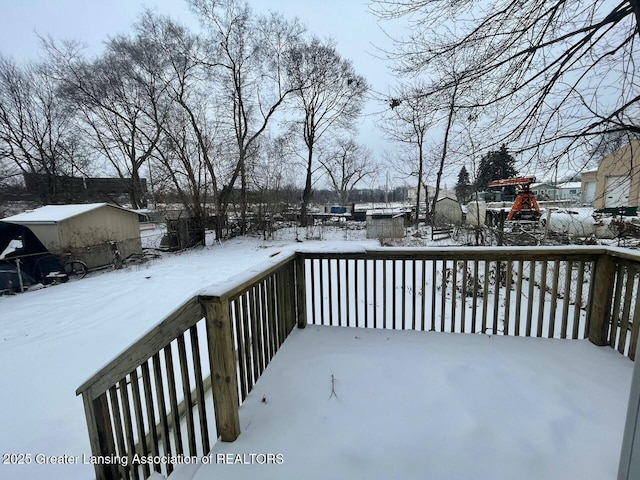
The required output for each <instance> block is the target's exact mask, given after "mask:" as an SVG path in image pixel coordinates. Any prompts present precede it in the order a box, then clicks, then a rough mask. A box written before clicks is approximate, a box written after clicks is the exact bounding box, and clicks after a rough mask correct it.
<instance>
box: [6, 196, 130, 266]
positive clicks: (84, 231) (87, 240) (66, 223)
mask: <svg viewBox="0 0 640 480" xmlns="http://www.w3.org/2000/svg"><path fill="white" fill-rule="evenodd" d="M3 220H4V221H6V222H10V223H15V224H19V225H25V226H28V227H29V228H30V229H31V231H32V232H33V233H35V234H36V236H37V237H38V238H39V239H40V241H41V242H42V243H43V244H44V245H45V246H46V247H47V249H48V250H49V251H50V252H52V253H55V254H59V255H63V254H65V253H70V254H71V255H72V256H73V257H74V258H77V259H79V260H82V261H84V262H85V263H86V264H87V266H88V267H89V268H95V267H100V266H104V265H109V264H111V263H112V262H113V250H114V246H113V245H112V242H115V247H116V248H117V249H118V251H119V252H120V256H121V257H122V258H126V257H128V256H129V255H131V254H134V253H141V252H142V244H141V240H140V223H139V220H138V214H137V213H135V212H132V211H130V210H126V209H124V208H120V207H117V206H115V205H110V204H107V203H90V204H75V205H47V206H44V207H41V208H37V209H35V210H31V211H28V212H25V213H21V214H18V215H14V216H12V217H7V218H5V219H3Z"/></svg>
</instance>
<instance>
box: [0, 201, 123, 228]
mask: <svg viewBox="0 0 640 480" xmlns="http://www.w3.org/2000/svg"><path fill="white" fill-rule="evenodd" d="M105 206H108V207H113V208H117V209H119V210H123V211H125V212H129V211H130V210H126V209H124V208H121V207H117V206H115V205H110V204H108V203H84V204H70V205H45V206H44V207H40V208H36V209H35V210H30V211H27V212H24V213H19V214H18V215H13V216H11V217H7V218H4V219H3V221H5V222H10V223H19V224H36V223H40V224H46V223H57V222H62V221H64V220H67V219H69V218H72V217H77V216H78V215H82V214H83V213H87V212H90V211H92V210H96V209H98V208H101V207H105Z"/></svg>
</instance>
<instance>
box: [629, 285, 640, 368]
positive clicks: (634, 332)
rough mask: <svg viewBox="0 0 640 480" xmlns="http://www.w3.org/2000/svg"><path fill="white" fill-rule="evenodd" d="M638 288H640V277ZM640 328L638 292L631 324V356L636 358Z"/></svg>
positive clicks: (639, 298)
mask: <svg viewBox="0 0 640 480" xmlns="http://www.w3.org/2000/svg"><path fill="white" fill-rule="evenodd" d="M637 288H638V289H640V278H639V279H638V284H637ZM639 330H640V295H639V294H636V302H635V306H634V308H633V323H632V324H631V342H630V344H629V358H630V359H631V360H634V361H635V359H636V348H637V344H638V331H639Z"/></svg>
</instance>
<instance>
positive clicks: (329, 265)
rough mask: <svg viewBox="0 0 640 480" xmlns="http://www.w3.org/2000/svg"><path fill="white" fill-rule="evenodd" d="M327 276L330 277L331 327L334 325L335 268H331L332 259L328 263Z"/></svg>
mask: <svg viewBox="0 0 640 480" xmlns="http://www.w3.org/2000/svg"><path fill="white" fill-rule="evenodd" d="M327 274H328V275H329V325H332V326H333V325H334V323H333V317H334V315H333V295H334V291H333V268H332V266H331V259H329V260H328V261H327Z"/></svg>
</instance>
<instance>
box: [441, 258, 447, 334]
mask: <svg viewBox="0 0 640 480" xmlns="http://www.w3.org/2000/svg"><path fill="white" fill-rule="evenodd" d="M446 305H447V261H446V260H442V282H441V284H440V331H441V332H446V331H447V327H446V325H445V323H446V318H445V317H446V314H447V309H446Z"/></svg>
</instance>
